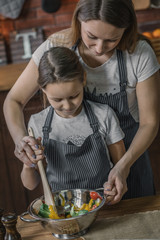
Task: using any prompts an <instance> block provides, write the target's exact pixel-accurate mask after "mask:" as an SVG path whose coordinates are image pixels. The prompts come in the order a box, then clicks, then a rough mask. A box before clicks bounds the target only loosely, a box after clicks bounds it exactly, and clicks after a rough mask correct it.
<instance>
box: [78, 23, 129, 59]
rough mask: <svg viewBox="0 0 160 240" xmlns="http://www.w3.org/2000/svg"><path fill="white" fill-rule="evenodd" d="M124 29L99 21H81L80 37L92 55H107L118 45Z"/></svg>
mask: <svg viewBox="0 0 160 240" xmlns="http://www.w3.org/2000/svg"><path fill="white" fill-rule="evenodd" d="M124 31H125V28H117V27H115V26H113V25H111V24H109V23H106V22H102V21H100V20H89V21H87V22H83V21H81V36H82V40H83V42H84V44H85V46H86V47H87V48H88V49H89V50H90V51H91V53H92V54H93V55H96V56H102V55H107V54H108V53H110V52H111V51H112V50H113V49H115V48H116V47H117V45H118V44H119V42H120V40H121V38H122V36H123V33H124Z"/></svg>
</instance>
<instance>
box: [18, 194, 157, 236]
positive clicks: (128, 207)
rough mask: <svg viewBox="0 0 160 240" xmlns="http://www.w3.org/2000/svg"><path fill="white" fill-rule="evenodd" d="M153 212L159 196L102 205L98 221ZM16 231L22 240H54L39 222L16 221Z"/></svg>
mask: <svg viewBox="0 0 160 240" xmlns="http://www.w3.org/2000/svg"><path fill="white" fill-rule="evenodd" d="M154 210H160V195H157V196H151V197H143V198H135V199H129V200H123V201H121V202H120V203H118V204H116V205H112V206H108V205H104V206H103V208H102V209H101V210H100V211H99V215H98V219H104V218H109V217H116V216H122V215H127V214H133V213H138V212H147V211H154ZM17 229H18V231H19V232H20V234H21V236H22V239H25V240H44V239H46V240H52V239H56V238H54V237H53V236H52V235H51V233H49V232H47V231H46V230H44V229H43V227H42V226H41V224H40V223H39V222H37V223H26V222H22V221H21V220H20V219H18V223H17Z"/></svg>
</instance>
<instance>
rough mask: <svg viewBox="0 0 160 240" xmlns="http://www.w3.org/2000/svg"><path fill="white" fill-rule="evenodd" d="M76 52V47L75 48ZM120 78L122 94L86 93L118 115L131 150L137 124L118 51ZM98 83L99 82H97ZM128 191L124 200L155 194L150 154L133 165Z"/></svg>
mask: <svg viewBox="0 0 160 240" xmlns="http://www.w3.org/2000/svg"><path fill="white" fill-rule="evenodd" d="M74 50H75V46H74ZM116 53H117V59H118V68H119V77H120V83H119V84H120V92H118V93H116V94H109V95H108V94H107V93H106V94H105V95H100V96H96V95H94V94H93V93H88V92H85V98H86V99H89V100H90V101H93V102H99V103H102V104H108V105H109V106H110V107H111V108H112V109H113V110H114V111H115V113H116V115H117V117H118V119H119V122H120V126H121V128H122V130H123V132H124V133H125V138H124V143H125V147H126V150H127V149H128V148H129V146H130V144H131V142H132V140H133V138H134V136H135V134H136V132H137V130H138V127H139V123H137V122H136V121H135V120H134V118H133V117H132V115H131V114H130V112H129V106H128V100H127V93H126V85H127V74H126V65H125V62H124V57H123V53H122V51H120V50H116ZM97 81H98V80H97ZM127 186H128V191H127V193H126V194H125V195H124V196H123V199H128V198H136V197H142V196H149V195H154V194H155V189H154V183H153V174H152V168H151V164H150V159H149V156H148V152H147V151H146V152H144V153H143V154H142V155H141V156H140V158H139V159H138V160H137V161H136V162H135V163H134V164H133V165H132V167H131V169H130V174H129V176H128V178H127Z"/></svg>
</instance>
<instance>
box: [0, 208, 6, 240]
mask: <svg viewBox="0 0 160 240" xmlns="http://www.w3.org/2000/svg"><path fill="white" fill-rule="evenodd" d="M3 212H4V209H2V208H0V240H4V236H5V233H6V230H5V227H4V225H3V224H2V221H1V218H2V215H3Z"/></svg>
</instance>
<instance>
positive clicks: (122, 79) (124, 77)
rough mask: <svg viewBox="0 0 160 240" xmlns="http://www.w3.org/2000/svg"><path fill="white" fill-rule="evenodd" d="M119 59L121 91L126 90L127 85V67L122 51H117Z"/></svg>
mask: <svg viewBox="0 0 160 240" xmlns="http://www.w3.org/2000/svg"><path fill="white" fill-rule="evenodd" d="M116 52H117V59H118V69H119V76H120V83H119V84H120V91H125V90H126V85H127V71H126V65H125V62H124V56H123V53H122V51H121V50H119V49H117V51H116Z"/></svg>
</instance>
